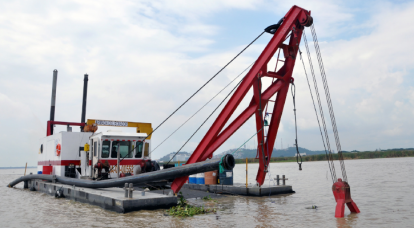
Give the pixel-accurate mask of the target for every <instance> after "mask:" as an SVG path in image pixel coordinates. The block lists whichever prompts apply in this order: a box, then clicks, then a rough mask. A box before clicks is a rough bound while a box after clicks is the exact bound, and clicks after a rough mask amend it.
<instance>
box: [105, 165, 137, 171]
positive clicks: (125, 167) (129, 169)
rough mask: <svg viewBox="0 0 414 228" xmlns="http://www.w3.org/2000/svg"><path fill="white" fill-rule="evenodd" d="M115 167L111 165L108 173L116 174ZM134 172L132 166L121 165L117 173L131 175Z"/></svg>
mask: <svg viewBox="0 0 414 228" xmlns="http://www.w3.org/2000/svg"><path fill="white" fill-rule="evenodd" d="M116 167H117V166H116V165H111V166H110V170H111V171H110V173H116V172H117V168H116ZM133 172H134V166H133V165H121V166H120V167H119V173H133Z"/></svg>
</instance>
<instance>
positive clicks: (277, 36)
mask: <svg viewBox="0 0 414 228" xmlns="http://www.w3.org/2000/svg"><path fill="white" fill-rule="evenodd" d="M312 22H313V19H312V17H311V16H310V11H307V10H305V9H302V8H300V7H298V6H293V7H292V8H291V9H290V10H289V12H288V13H287V14H286V15H285V17H284V18H283V23H282V24H281V25H280V27H279V28H278V29H277V30H276V31H275V32H274V35H273V37H272V39H271V40H270V42H269V43H268V44H267V46H266V48H265V49H264V50H263V52H262V53H261V54H260V56H259V58H258V59H257V60H256V62H255V63H254V65H253V66H252V68H251V69H250V71H249V72H248V73H247V75H246V76H245V78H244V79H243V81H242V82H241V84H240V85H239V87H238V88H237V89H236V91H235V92H234V94H233V95H232V96H231V98H230V99H229V101H228V102H227V104H226V106H225V107H224V108H223V110H222V111H221V113H220V114H219V116H218V117H217V119H216V120H215V121H214V123H213V125H212V126H211V127H210V129H209V130H208V132H207V133H206V135H205V136H204V138H203V139H202V140H201V142H200V144H199V145H198V146H197V148H196V150H195V151H194V152H193V154H192V155H191V157H190V158H189V159H188V161H187V163H186V164H192V163H196V162H201V161H205V160H206V159H207V158H211V157H212V156H213V153H214V151H216V149H217V148H219V147H220V146H221V145H222V144H223V143H224V142H225V141H226V140H227V139H228V138H230V136H232V135H233V134H234V133H235V132H236V131H237V129H239V128H240V127H241V126H242V125H243V124H244V123H245V122H246V121H247V120H248V119H249V118H250V117H251V116H252V115H253V114H255V117H256V129H257V131H258V133H257V138H258V142H261V141H262V139H263V138H264V135H263V134H264V133H263V132H264V131H262V130H261V129H263V108H264V107H265V106H266V105H267V103H268V102H269V99H270V98H271V97H272V96H273V95H275V94H276V93H277V96H276V100H275V104H274V108H273V112H272V117H271V120H270V124H269V130H268V135H267V137H266V141H265V142H264V143H265V145H267V146H266V147H262V146H261V145H260V144H259V145H258V148H257V149H258V154H259V162H260V163H259V170H258V173H257V177H256V181H257V183H258V184H259V185H260V186H261V185H263V182H264V180H265V176H266V172H267V167H268V165H269V161H270V158H271V156H272V151H273V147H274V143H275V140H276V136H277V132H278V129H279V124H280V119H281V117H282V112H283V107H284V105H285V101H286V96H287V93H288V90H289V84H290V83H291V82H292V81H293V80H294V79H293V78H292V72H293V68H294V66H295V60H296V56H297V53H298V50H299V44H300V41H301V37H302V32H303V29H304V26H306V27H308V26H310V25H312ZM289 33H290V37H289V36H288V35H289ZM287 38H289V43H288V44H283V42H284V41H285V40H286V39H287ZM279 48H280V49H282V51H283V54H284V57H285V60H284V61H283V63H284V64H283V66H282V67H281V68H280V69H279V70H278V71H277V72H272V71H268V70H267V64H268V63H269V61H270V59H271V58H272V57H273V55H274V54H275V52H276V51H277V50H278V49H279ZM262 77H271V78H275V79H276V81H274V82H273V83H272V84H271V85H270V86H269V87H268V88H267V89H266V90H265V91H263V92H262V90H261V88H260V87H261V83H260V79H261V78H262ZM252 87H253V90H254V95H253V97H252V99H251V102H250V105H249V106H248V107H247V108H246V109H245V110H244V111H243V112H242V113H241V114H240V115H239V116H238V117H237V118H236V119H235V120H234V121H233V122H232V123H230V124H229V125H228V126H227V127H226V128H225V129H223V128H224V126H225V125H226V124H227V122H228V121H229V119H230V117H231V116H232V114H233V112H234V111H235V110H236V108H237V107H238V106H239V104H240V102H241V101H242V100H243V98H244V97H245V96H246V94H247V92H248V91H249V90H250V89H251V88H252ZM187 179H188V177H179V178H176V179H175V180H174V182H173V183H172V185H171V189H172V190H173V191H174V192H175V193H177V192H178V191H179V190H180V189H181V187H182V186H183V185H184V183H185V182H186V181H187Z"/></svg>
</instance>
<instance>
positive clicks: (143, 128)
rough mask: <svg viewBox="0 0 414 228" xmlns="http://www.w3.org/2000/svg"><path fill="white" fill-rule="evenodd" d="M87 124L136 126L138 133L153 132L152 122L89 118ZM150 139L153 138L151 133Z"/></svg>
mask: <svg viewBox="0 0 414 228" xmlns="http://www.w3.org/2000/svg"><path fill="white" fill-rule="evenodd" d="M86 124H88V125H94V124H96V126H112V127H135V128H136V129H137V133H147V135H149V134H150V133H151V132H152V125H151V123H139V122H128V121H117V120H94V119H88V120H87V122H86ZM148 139H151V135H150V136H149V137H148Z"/></svg>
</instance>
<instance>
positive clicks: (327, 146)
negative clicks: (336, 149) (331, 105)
mask: <svg viewBox="0 0 414 228" xmlns="http://www.w3.org/2000/svg"><path fill="white" fill-rule="evenodd" d="M302 36H303V40H304V43H305V47H306V52H307V56H308V60H309V65H310V70H311V75H312V78H313V84H314V87H315V94H316V98H317V101H318V106H319V112H320V116H321V122H322V124H323V129H324V131H323V132H322V128H321V124H320V122H319V114H318V111H317V109H316V105H315V100H314V98H313V93H312V88H311V86H310V83H309V77H308V74H307V72H306V67H305V62H304V61H303V58H302V52H301V51H300V50H299V53H300V59H301V60H302V65H303V69H304V71H305V75H306V80H307V82H308V87H309V92H310V94H311V98H312V103H313V108H314V110H315V115H316V120H317V121H318V126H319V132H320V133H321V137H322V144H323V147H324V149H325V154H326V159H327V161H328V165H329V171H330V173H331V177H332V181H333V182H334V183H335V182H336V171H335V165H334V163H333V157H332V152H331V148H330V144H329V137H328V132H327V130H326V124H325V118H324V115H323V110H322V104H321V99H320V96H319V89H318V85H317V83H316V76H315V72H314V70H313V64H312V59H311V56H310V51H309V46H308V41H307V39H306V34H305V32H303V35H302ZM324 133H325V138H324ZM325 140H326V143H325Z"/></svg>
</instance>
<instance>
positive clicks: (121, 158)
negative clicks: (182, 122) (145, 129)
mask: <svg viewBox="0 0 414 228" xmlns="http://www.w3.org/2000/svg"><path fill="white" fill-rule="evenodd" d="M263 33H265V31H263V32H262V33H260V35H258V36H257V37H256V38H255V39H254V40H253V41H252V42H250V43H249V44H248V45H247V46H246V47H245V48H243V50H241V51H240V52H239V53H238V54H237V55H236V56H235V57H233V59H231V60H230V61H229V62H228V63H227V64H226V65H225V66H224V67H222V68H221V69H220V70H219V71H218V72H217V73H216V74H215V75H213V77H211V78H210V79H209V80H208V81H207V82H206V83H204V85H203V86H201V87H200V88H199V89H198V90H197V91H196V92H195V93H193V95H191V96H190V97H189V98H188V99H187V100H186V101H184V103H182V104H181V105H180V106H179V107H178V108H177V109H176V110H175V111H174V112H172V113H171V114H170V115H169V116H168V117H167V118H166V119H164V120H163V121H162V122H161V124H159V125H158V126H157V127H156V128H155V129H154V130H153V131H152V132H151V133H149V134H148V135H147V137H145V138H144V139H143V140H142V141H141V142H140V144H143V143H144V142H145V140H146V139H147V138H148V137H150V136H151V135H152V134H153V133H154V132H155V131H156V130H157V129H158V128H159V127H161V126H162V125H163V124H164V123H165V122H166V121H167V120H168V119H170V118H171V116H173V115H174V114H175V113H176V112H177V111H178V110H179V109H181V108H182V107H183V106H184V105H185V104H186V103H187V102H188V101H189V100H191V98H193V97H194V96H195V95H196V94H197V93H198V92H200V90H202V89H203V88H204V87H205V86H206V85H207V84H208V83H210V82H211V80H213V79H214V78H215V77H216V76H217V75H218V74H220V73H221V72H222V71H223V70H224V69H225V68H226V67H227V66H228V65H230V63H232V62H233V61H234V60H235V59H236V58H237V57H239V55H241V54H242V53H243V52H244V51H245V50H246V49H247V48H248V47H250V46H251V45H252V44H253V43H254V42H255V41H256V40H257V39H259V38H260V37H261V36H262V35H263ZM137 147H138V145H137V146H136V147H135V148H137ZM135 148H134V149H132V150H131V151H129V152H128V154H126V155H125V156H124V157H122V158H121V160H120V161H119V163H121V161H123V160H124V159H125V158H126V157H128V156H129V155H130V154H131V152H133V151H134V150H135ZM114 167H115V166H114ZM112 169H113V168H111V170H112ZM111 170H110V171H111Z"/></svg>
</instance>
